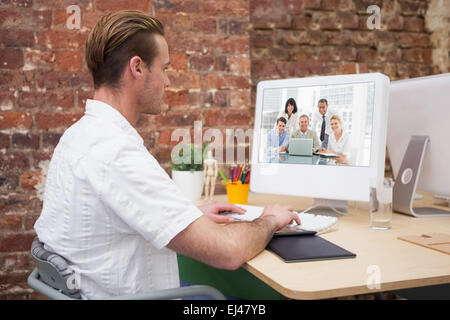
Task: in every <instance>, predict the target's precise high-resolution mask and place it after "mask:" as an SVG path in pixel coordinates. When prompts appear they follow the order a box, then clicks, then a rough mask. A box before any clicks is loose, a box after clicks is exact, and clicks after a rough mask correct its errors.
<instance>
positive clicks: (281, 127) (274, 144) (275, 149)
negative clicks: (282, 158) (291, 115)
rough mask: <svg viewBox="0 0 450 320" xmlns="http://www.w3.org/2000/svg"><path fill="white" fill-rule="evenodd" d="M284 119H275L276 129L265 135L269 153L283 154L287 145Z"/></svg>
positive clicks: (287, 137) (287, 134)
mask: <svg viewBox="0 0 450 320" xmlns="http://www.w3.org/2000/svg"><path fill="white" fill-rule="evenodd" d="M286 123H287V121H286V119H285V118H284V117H280V118H278V119H277V126H276V128H274V129H272V130H270V131H269V133H268V134H267V151H268V152H269V153H279V152H285V151H286V149H287V147H288V145H289V132H288V130H286Z"/></svg>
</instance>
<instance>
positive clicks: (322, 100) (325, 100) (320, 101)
mask: <svg viewBox="0 0 450 320" xmlns="http://www.w3.org/2000/svg"><path fill="white" fill-rule="evenodd" d="M322 102H325V104H326V105H328V100H327V99H320V100H319V102H317V105H319V103H322Z"/></svg>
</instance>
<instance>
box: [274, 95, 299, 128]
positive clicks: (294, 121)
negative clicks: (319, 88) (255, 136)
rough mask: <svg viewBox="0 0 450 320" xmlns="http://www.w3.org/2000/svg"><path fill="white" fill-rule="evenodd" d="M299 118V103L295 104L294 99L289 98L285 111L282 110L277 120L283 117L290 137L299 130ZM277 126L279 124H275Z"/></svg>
mask: <svg viewBox="0 0 450 320" xmlns="http://www.w3.org/2000/svg"><path fill="white" fill-rule="evenodd" d="M298 116H299V112H298V109H297V103H296V102H295V100H294V98H289V99H288V100H287V101H286V104H285V106H284V109H281V110H280V112H279V113H278V116H277V119H279V118H281V117H283V118H285V119H286V130H287V131H288V132H289V134H290V135H292V134H293V133H294V132H295V131H296V130H298V129H299V125H298V121H299V119H298ZM276 126H277V123H275V127H276Z"/></svg>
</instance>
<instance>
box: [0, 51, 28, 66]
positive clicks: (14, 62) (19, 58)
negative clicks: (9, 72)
mask: <svg viewBox="0 0 450 320" xmlns="http://www.w3.org/2000/svg"><path fill="white" fill-rule="evenodd" d="M22 66H23V53H22V50H16V49H0V69H18V68H21V67H22Z"/></svg>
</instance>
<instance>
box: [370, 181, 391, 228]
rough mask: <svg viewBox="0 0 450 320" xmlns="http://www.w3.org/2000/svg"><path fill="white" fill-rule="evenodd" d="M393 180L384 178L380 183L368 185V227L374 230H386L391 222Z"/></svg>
mask: <svg viewBox="0 0 450 320" xmlns="http://www.w3.org/2000/svg"><path fill="white" fill-rule="evenodd" d="M393 187H394V181H393V180H392V179H391V178H385V179H384V181H383V183H382V184H381V185H379V184H375V183H371V185H370V227H371V228H372V229H375V230H388V229H390V228H391V222H392V188H393Z"/></svg>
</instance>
